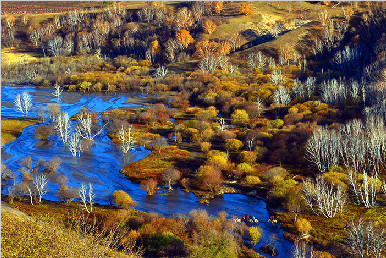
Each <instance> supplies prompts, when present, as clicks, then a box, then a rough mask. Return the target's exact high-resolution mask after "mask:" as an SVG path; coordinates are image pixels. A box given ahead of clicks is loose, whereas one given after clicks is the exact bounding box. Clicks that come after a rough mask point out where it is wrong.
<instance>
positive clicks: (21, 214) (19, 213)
mask: <svg viewBox="0 0 386 258" xmlns="http://www.w3.org/2000/svg"><path fill="white" fill-rule="evenodd" d="M3 211H6V212H9V213H12V214H15V215H16V216H19V217H21V218H25V219H32V217H31V216H29V215H27V214H26V213H24V212H22V211H19V210H16V209H14V208H12V207H11V206H10V205H9V204H8V203H6V202H1V212H3Z"/></svg>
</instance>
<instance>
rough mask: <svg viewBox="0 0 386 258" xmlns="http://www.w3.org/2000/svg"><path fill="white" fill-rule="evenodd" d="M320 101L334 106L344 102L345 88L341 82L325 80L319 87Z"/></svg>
mask: <svg viewBox="0 0 386 258" xmlns="http://www.w3.org/2000/svg"><path fill="white" fill-rule="evenodd" d="M321 94H322V100H323V101H324V102H326V103H328V104H336V103H338V102H341V101H344V100H345V99H346V95H347V87H346V86H345V84H344V82H343V80H339V81H338V80H336V79H332V80H327V81H324V82H323V83H322V85H321Z"/></svg>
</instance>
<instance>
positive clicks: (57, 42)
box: [47, 35, 63, 56]
mask: <svg viewBox="0 0 386 258" xmlns="http://www.w3.org/2000/svg"><path fill="white" fill-rule="evenodd" d="M47 50H48V53H50V54H51V55H53V56H59V55H61V53H62V52H63V38H62V37H61V36H59V35H54V36H53V37H51V38H50V39H49V40H48V42H47Z"/></svg>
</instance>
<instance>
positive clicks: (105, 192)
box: [1, 86, 292, 258]
mask: <svg viewBox="0 0 386 258" xmlns="http://www.w3.org/2000/svg"><path fill="white" fill-rule="evenodd" d="M22 91H27V92H29V93H30V94H31V95H32V100H33V102H34V104H36V103H38V104H41V105H47V104H49V103H55V102H56V98H55V97H53V96H52V92H53V90H48V89H38V88H35V87H10V86H2V87H1V101H2V104H1V112H2V117H3V118H17V117H22V114H21V113H19V112H16V111H15V110H14V109H13V100H14V98H15V96H16V95H17V94H18V93H21V92H22ZM132 96H133V94H127V93H119V95H118V94H108V95H106V94H96V93H94V94H83V93H80V92H64V93H63V98H62V101H61V102H60V104H61V107H62V111H66V112H68V113H69V115H70V116H72V115H74V114H76V113H78V112H79V110H80V109H81V108H82V107H84V106H86V105H87V106H88V108H89V109H90V110H92V111H95V112H102V111H106V110H109V109H115V108H119V107H128V106H138V105H131V104H127V103H125V102H126V100H127V98H128V97H132ZM143 97H145V96H143ZM28 116H29V117H36V112H35V111H34V110H32V111H31V112H29V114H28ZM38 126H39V124H36V125H32V126H29V127H27V128H25V129H24V131H23V133H22V134H21V136H20V137H19V138H17V139H16V140H15V141H13V142H10V143H8V144H5V145H4V146H3V148H2V152H3V154H4V152H6V153H7V154H9V155H2V163H5V164H6V165H7V167H8V168H10V169H12V170H13V171H16V172H17V174H18V178H17V179H16V183H18V182H20V180H21V176H20V172H19V169H20V164H19V162H20V160H21V158H23V157H25V156H29V155H30V156H31V157H32V159H33V162H34V163H35V162H36V161H37V159H38V158H40V157H41V158H44V159H45V160H49V159H51V158H53V157H55V156H60V157H61V159H62V161H63V163H62V165H61V166H60V169H59V172H58V173H59V174H64V175H66V176H67V177H68V178H69V180H68V185H70V186H73V187H78V186H79V185H80V183H81V182H92V183H94V188H95V193H96V194H97V197H96V202H98V203H100V204H109V203H110V199H109V196H111V194H112V193H113V192H114V191H115V190H124V191H125V192H127V193H128V194H129V195H130V196H131V197H132V198H133V199H134V200H135V201H137V203H138V205H137V207H136V208H137V209H139V210H142V211H146V212H156V213H159V214H162V215H164V216H172V215H173V214H175V213H187V212H189V211H191V210H193V209H206V210H207V211H208V213H209V214H211V215H216V214H217V213H218V212H220V211H226V212H227V213H228V214H229V215H231V216H242V215H245V214H251V215H253V216H255V217H257V218H258V219H259V221H260V225H259V226H260V227H261V228H262V229H263V236H262V240H261V242H260V243H259V244H258V245H257V246H256V248H257V249H258V248H259V247H260V246H261V245H263V244H266V243H268V241H269V238H270V237H271V236H272V235H273V234H274V235H276V236H277V240H276V244H275V246H276V248H277V249H278V253H279V254H278V256H276V257H283V258H284V257H285V258H287V257H290V253H291V251H292V243H291V242H289V241H287V240H285V239H284V238H283V230H282V229H280V228H278V227H277V226H273V225H271V224H270V223H268V222H267V221H268V219H269V216H270V214H269V212H268V210H267V207H266V203H265V202H264V201H263V200H261V199H259V198H256V197H250V196H246V195H242V194H224V195H223V197H216V198H215V199H213V200H211V201H210V204H209V205H206V204H200V203H198V202H197V201H198V198H197V197H195V196H194V195H193V194H192V193H187V192H184V191H182V190H181V189H179V188H175V189H174V190H173V191H172V192H171V193H170V194H163V190H159V191H158V194H157V195H155V196H147V195H146V192H145V191H143V190H141V189H140V188H139V185H138V184H134V183H132V182H131V181H130V180H128V179H127V178H125V176H123V175H122V174H121V173H119V169H120V168H122V166H123V158H122V155H121V154H120V153H119V151H118V149H117V147H116V146H115V144H113V143H112V142H111V141H110V139H109V138H108V137H107V135H106V130H105V131H104V132H103V133H102V134H101V135H99V136H97V137H96V138H95V143H96V144H95V146H93V147H92V149H91V151H90V152H89V153H83V154H82V155H81V157H80V158H77V159H76V158H73V157H72V155H71V153H70V152H69V151H68V150H67V149H66V148H65V146H64V145H63V143H62V142H61V141H60V139H59V138H58V137H57V136H53V137H51V138H50V140H51V141H50V144H49V145H48V146H47V145H41V144H39V143H38V142H39V141H38V140H36V139H35V138H34V137H33V133H34V131H35V129H36V127H38ZM149 154H150V151H149V150H145V149H144V148H142V147H141V148H137V150H136V151H134V152H133V153H132V155H131V157H130V158H129V162H134V161H135V160H138V159H142V158H144V157H146V156H147V155H149ZM11 181H12V180H10V181H8V182H7V185H6V186H5V187H2V193H3V194H6V190H7V188H8V186H9V185H11V184H12V183H13V182H11ZM52 181H53V180H51V181H50V182H52ZM57 189H58V185H57V184H55V183H53V182H52V183H50V184H49V190H50V191H49V193H48V194H47V195H45V196H44V198H45V199H47V200H55V201H57V200H59V199H58V198H57V197H56V196H55V194H54V193H55V191H56V190H57ZM267 257H269V256H267Z"/></svg>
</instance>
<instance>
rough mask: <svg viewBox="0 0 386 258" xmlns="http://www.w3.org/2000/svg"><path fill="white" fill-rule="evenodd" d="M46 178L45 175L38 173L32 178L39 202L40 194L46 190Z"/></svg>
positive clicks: (43, 193) (40, 199) (40, 200)
mask: <svg viewBox="0 0 386 258" xmlns="http://www.w3.org/2000/svg"><path fill="white" fill-rule="evenodd" d="M47 184H48V179H47V177H46V175H38V176H37V177H35V178H34V179H33V185H34V186H35V189H36V192H37V194H38V196H39V203H40V202H42V196H43V195H45V194H46V193H47V192H48V187H47Z"/></svg>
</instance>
